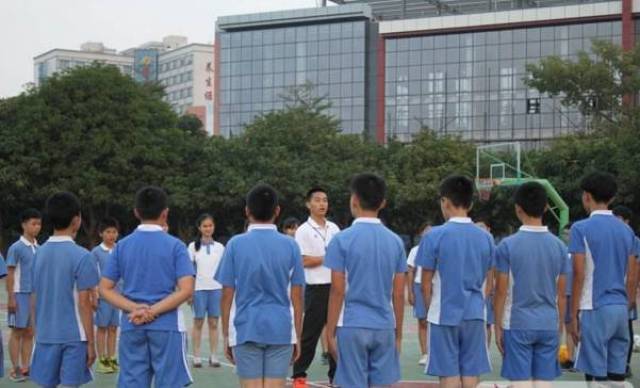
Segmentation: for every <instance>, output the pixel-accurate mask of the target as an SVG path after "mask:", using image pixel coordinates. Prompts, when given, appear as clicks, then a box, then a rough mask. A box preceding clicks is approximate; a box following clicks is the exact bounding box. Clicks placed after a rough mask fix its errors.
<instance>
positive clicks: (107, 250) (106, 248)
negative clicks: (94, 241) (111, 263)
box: [100, 243, 113, 253]
mask: <svg viewBox="0 0 640 388" xmlns="http://www.w3.org/2000/svg"><path fill="white" fill-rule="evenodd" d="M100 249H102V250H103V251H105V252H109V253H111V251H112V250H113V249H112V248H109V247H108V246H107V245H106V244H105V243H102V244H100Z"/></svg>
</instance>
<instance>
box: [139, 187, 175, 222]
mask: <svg viewBox="0 0 640 388" xmlns="http://www.w3.org/2000/svg"><path fill="white" fill-rule="evenodd" d="M167 207H169V199H168V197H167V193H165V191H164V190H163V189H161V188H160V187H157V186H146V187H143V188H141V189H140V190H138V193H137V194H136V210H137V211H138V215H139V216H140V218H142V219H143V220H155V219H158V218H159V217H160V214H162V212H163V211H164V210H165V209H166V208H167Z"/></svg>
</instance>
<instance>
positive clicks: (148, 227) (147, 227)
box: [136, 224, 162, 232]
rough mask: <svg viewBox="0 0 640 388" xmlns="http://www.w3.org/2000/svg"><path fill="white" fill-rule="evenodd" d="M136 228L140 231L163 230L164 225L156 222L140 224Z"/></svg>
mask: <svg viewBox="0 0 640 388" xmlns="http://www.w3.org/2000/svg"><path fill="white" fill-rule="evenodd" d="M136 230H138V231H140V232H162V226H160V225H156V224H140V225H138V227H137V228H136Z"/></svg>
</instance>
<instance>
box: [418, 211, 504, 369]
mask: <svg viewBox="0 0 640 388" xmlns="http://www.w3.org/2000/svg"><path fill="white" fill-rule="evenodd" d="M494 253H495V247H494V242H493V237H492V236H491V235H490V234H489V233H487V232H486V231H484V230H482V229H480V228H478V227H477V226H475V225H474V224H473V223H472V221H471V219H470V218H467V217H454V218H451V219H450V220H449V221H448V222H446V223H445V224H444V225H441V226H437V227H435V228H433V229H431V231H430V232H429V234H427V235H426V236H425V237H423V238H422V241H421V242H420V248H419V250H418V257H417V258H416V265H420V266H422V267H423V268H424V269H425V270H430V271H433V278H432V279H433V280H432V292H431V304H430V305H429V312H428V314H427V321H429V349H430V352H429V353H430V354H431V355H437V356H434V357H429V359H428V361H427V367H426V373H427V374H428V375H431V376H438V377H451V376H478V375H481V374H483V373H487V372H490V371H491V365H490V361H489V351H488V349H487V333H486V327H485V316H486V311H485V295H484V290H485V284H486V276H487V272H488V271H489V269H490V267H491V266H492V264H493V257H494Z"/></svg>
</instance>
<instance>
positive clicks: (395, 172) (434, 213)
mask: <svg viewBox="0 0 640 388" xmlns="http://www.w3.org/2000/svg"><path fill="white" fill-rule="evenodd" d="M474 155H475V152H474V147H473V145H472V144H471V143H466V142H463V141H461V140H460V139H458V138H455V137H448V136H438V135H436V134H435V133H434V132H432V131H430V130H427V129H425V130H423V131H422V132H421V133H419V134H418V135H417V136H416V137H415V138H414V139H413V141H411V142H409V143H402V142H398V141H395V140H391V141H389V144H388V148H387V151H386V159H385V171H384V175H385V177H386V178H387V180H388V182H389V186H390V189H391V190H390V194H391V195H390V202H389V211H388V213H389V215H390V225H391V226H392V228H393V229H394V230H395V231H397V232H398V233H403V234H407V235H409V236H415V235H416V234H417V232H418V228H420V226H421V225H422V224H423V223H425V222H428V221H430V222H439V221H441V219H442V217H441V214H440V204H439V201H438V199H439V193H438V187H439V185H440V182H441V181H442V180H443V179H444V178H445V177H447V176H448V175H452V174H465V175H467V176H469V177H472V176H473V171H474V170H473V163H474Z"/></svg>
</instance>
